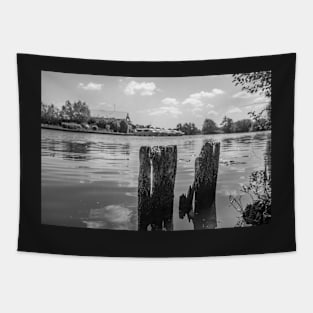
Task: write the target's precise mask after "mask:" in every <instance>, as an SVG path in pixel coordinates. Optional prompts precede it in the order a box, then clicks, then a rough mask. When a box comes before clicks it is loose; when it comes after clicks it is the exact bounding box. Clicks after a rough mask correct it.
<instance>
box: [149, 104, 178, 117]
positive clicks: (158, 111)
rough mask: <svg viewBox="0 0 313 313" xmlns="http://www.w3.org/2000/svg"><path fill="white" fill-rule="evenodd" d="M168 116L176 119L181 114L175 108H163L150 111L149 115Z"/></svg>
mask: <svg viewBox="0 0 313 313" xmlns="http://www.w3.org/2000/svg"><path fill="white" fill-rule="evenodd" d="M163 114H170V115H172V116H173V117H178V116H179V115H181V114H182V112H181V111H180V110H179V109H178V108H177V107H175V106H163V107H160V108H157V109H154V110H151V111H150V113H149V115H152V116H153V115H163Z"/></svg>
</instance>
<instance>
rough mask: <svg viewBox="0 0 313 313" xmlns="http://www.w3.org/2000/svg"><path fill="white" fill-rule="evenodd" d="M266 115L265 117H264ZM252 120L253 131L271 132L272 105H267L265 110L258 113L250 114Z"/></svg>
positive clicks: (252, 112)
mask: <svg viewBox="0 0 313 313" xmlns="http://www.w3.org/2000/svg"><path fill="white" fill-rule="evenodd" d="M264 113H265V115H264ZM248 114H249V115H250V117H251V119H252V120H253V122H254V123H253V129H254V130H256V131H258V130H269V129H271V128H272V123H271V105H267V106H266V108H265V109H263V110H261V111H260V112H258V113H256V112H255V111H251V112H248Z"/></svg>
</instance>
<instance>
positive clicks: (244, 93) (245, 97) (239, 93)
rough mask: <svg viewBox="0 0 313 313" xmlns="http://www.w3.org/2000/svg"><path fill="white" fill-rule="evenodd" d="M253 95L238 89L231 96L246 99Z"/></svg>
mask: <svg viewBox="0 0 313 313" xmlns="http://www.w3.org/2000/svg"><path fill="white" fill-rule="evenodd" d="M251 97H253V94H251V93H247V92H246V91H239V92H237V93H235V94H234V95H233V98H241V99H247V98H251Z"/></svg>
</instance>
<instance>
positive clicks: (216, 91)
mask: <svg viewBox="0 0 313 313" xmlns="http://www.w3.org/2000/svg"><path fill="white" fill-rule="evenodd" d="M212 92H213V93H214V94H216V95H222V94H223V93H225V91H224V90H222V89H218V88H213V89H212Z"/></svg>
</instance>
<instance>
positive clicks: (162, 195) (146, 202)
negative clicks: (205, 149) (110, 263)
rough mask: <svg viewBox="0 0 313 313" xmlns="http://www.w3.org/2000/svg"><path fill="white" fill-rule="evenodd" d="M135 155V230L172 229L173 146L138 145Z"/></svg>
mask: <svg viewBox="0 0 313 313" xmlns="http://www.w3.org/2000/svg"><path fill="white" fill-rule="evenodd" d="M147 151H149V156H147ZM139 155H140V170H139V182H138V229H139V230H147V228H148V226H150V227H151V230H173V204H174V187H175V177H176V167H177V147H176V146H166V147H164V146H159V147H153V148H152V149H151V150H148V147H141V149H140V153H139ZM151 166H152V174H151ZM148 172H149V174H148ZM149 175H150V176H149ZM148 177H149V182H148V181H147V180H148ZM151 180H152V182H151Z"/></svg>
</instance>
